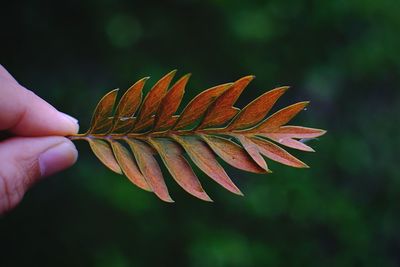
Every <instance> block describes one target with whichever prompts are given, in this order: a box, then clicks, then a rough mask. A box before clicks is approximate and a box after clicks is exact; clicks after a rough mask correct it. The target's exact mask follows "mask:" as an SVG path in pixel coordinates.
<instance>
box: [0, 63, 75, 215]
mask: <svg viewBox="0 0 400 267" xmlns="http://www.w3.org/2000/svg"><path fill="white" fill-rule="evenodd" d="M78 128H79V126H78V123H77V120H75V119H74V118H72V117H70V116H68V115H66V114H64V113H61V112H59V111H57V110H56V109H55V108H54V107H53V106H51V105H50V104H49V103H47V102H46V101H44V100H43V99H41V98H40V97H38V96H37V95H35V94H34V93H33V92H31V91H29V90H27V89H26V88H24V87H23V86H21V85H20V84H18V82H17V81H16V80H15V79H14V78H13V77H12V76H11V75H10V74H9V73H8V72H7V71H6V70H5V69H4V68H3V67H2V66H1V65H0V134H1V133H2V132H3V133H7V134H10V135H11V137H10V138H7V139H4V140H1V139H0V214H3V213H5V212H6V211H8V210H10V209H12V208H14V207H15V206H16V205H17V204H18V203H19V202H20V201H21V199H22V197H23V195H24V194H25V192H26V190H27V189H28V188H29V187H30V186H31V185H32V184H34V183H35V182H36V181H38V180H40V178H41V177H46V176H49V175H51V174H54V173H56V172H58V171H61V170H63V169H65V168H67V167H69V166H71V165H72V164H74V163H75V161H76V159H77V156H78V152H77V150H76V148H75V146H74V144H73V143H72V142H71V141H70V140H68V139H67V138H65V137H63V136H66V135H70V134H75V133H77V132H78Z"/></svg>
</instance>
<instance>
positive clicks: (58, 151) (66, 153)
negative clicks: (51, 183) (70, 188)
mask: <svg viewBox="0 0 400 267" xmlns="http://www.w3.org/2000/svg"><path fill="white" fill-rule="evenodd" d="M77 158H78V151H77V150H76V148H75V146H74V144H72V142H69V141H65V142H62V143H61V144H58V145H55V146H53V147H50V148H49V149H48V150H46V151H45V152H43V153H42V154H41V155H40V156H39V167H40V173H41V175H42V176H49V175H52V174H54V173H56V172H59V171H61V170H64V169H65V168H68V167H69V166H71V165H73V164H74V163H75V161H76V160H77Z"/></svg>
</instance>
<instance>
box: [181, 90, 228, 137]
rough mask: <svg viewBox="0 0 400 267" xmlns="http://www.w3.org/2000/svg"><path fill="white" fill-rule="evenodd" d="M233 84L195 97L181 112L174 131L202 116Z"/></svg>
mask: <svg viewBox="0 0 400 267" xmlns="http://www.w3.org/2000/svg"><path fill="white" fill-rule="evenodd" d="M232 84H233V83H227V84H221V85H218V86H215V87H212V88H210V89H207V90H205V91H204V92H202V93H200V94H199V95H197V96H196V97H195V98H193V100H192V101H190V103H189V104H188V105H187V106H186V108H185V109H184V110H183V111H182V115H181V116H180V118H179V120H178V122H177V124H176V125H175V127H174V130H180V129H183V128H185V127H186V126H189V125H190V124H192V123H194V122H195V121H196V120H198V119H199V118H200V117H201V116H203V115H204V112H206V110H207V108H208V107H209V106H210V105H211V104H212V103H213V102H214V100H215V99H216V98H217V97H219V96H220V95H221V94H222V93H223V92H225V91H226V90H227V89H228V88H229V87H231V86H232Z"/></svg>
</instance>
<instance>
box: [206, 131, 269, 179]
mask: <svg viewBox="0 0 400 267" xmlns="http://www.w3.org/2000/svg"><path fill="white" fill-rule="evenodd" d="M201 137H202V138H203V140H204V141H205V142H206V143H207V144H208V145H209V146H210V147H211V149H212V150H213V151H214V152H215V153H216V154H217V155H218V156H219V157H220V158H222V159H223V160H225V161H226V162H227V163H229V164H230V165H232V166H233V167H236V168H238V169H241V170H244V171H248V172H254V173H263V172H265V169H263V168H261V167H260V166H258V165H257V163H256V162H254V161H253V160H252V158H251V156H250V155H249V154H248V153H246V151H245V150H244V149H243V148H242V147H241V146H239V145H238V144H236V143H234V142H232V141H231V140H229V139H226V138H222V137H219V136H212V135H204V134H203V135H201Z"/></svg>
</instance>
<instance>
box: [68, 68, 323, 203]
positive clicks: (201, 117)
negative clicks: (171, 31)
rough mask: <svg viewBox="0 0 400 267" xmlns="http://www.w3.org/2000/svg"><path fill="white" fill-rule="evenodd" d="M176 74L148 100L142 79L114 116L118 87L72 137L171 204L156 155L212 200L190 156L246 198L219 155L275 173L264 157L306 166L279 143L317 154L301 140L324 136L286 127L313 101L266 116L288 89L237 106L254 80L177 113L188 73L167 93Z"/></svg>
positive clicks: (186, 185) (209, 94) (208, 94)
mask: <svg viewBox="0 0 400 267" xmlns="http://www.w3.org/2000/svg"><path fill="white" fill-rule="evenodd" d="M174 75H175V71H172V72H170V73H168V74H167V75H165V76H164V77H163V78H161V79H160V80H159V81H158V82H156V84H155V85H154V86H153V87H152V89H151V90H150V91H149V93H148V94H147V96H146V97H145V98H144V100H142V90H143V87H144V85H145V82H146V80H147V78H143V79H141V80H139V81H138V82H136V83H135V84H134V85H132V86H131V87H130V88H129V89H128V90H127V92H126V93H125V94H124V95H123V97H122V98H121V100H120V101H119V103H118V105H117V107H116V109H115V111H113V107H114V105H115V102H116V97H117V90H113V91H111V92H109V93H108V94H106V95H105V96H104V97H103V98H102V99H101V100H100V102H99V104H98V105H97V107H96V109H95V111H94V114H93V118H92V121H91V125H90V127H89V130H88V131H87V132H86V133H84V134H77V135H73V136H70V137H69V138H70V139H72V140H79V139H82V140H86V141H88V142H89V144H90V147H91V149H92V150H93V152H94V154H95V155H96V156H97V157H98V158H99V160H100V161H101V162H102V163H103V164H104V165H106V166H107V167H108V168H110V169H111V170H112V171H114V172H116V173H119V174H122V173H123V174H125V175H126V176H127V177H128V179H129V180H130V181H131V182H132V183H134V184H135V185H137V186H138V187H140V188H142V189H144V190H147V191H151V192H154V193H155V195H157V196H158V197H159V198H160V199H162V200H164V201H166V202H173V200H172V198H171V197H170V194H169V192H168V188H167V185H166V183H165V180H164V177H163V174H162V171H161V168H160V165H159V162H158V161H157V160H156V156H157V155H159V156H160V158H161V161H162V162H163V164H164V165H165V166H166V168H167V169H168V171H169V172H170V174H171V176H172V177H173V179H174V180H175V181H176V182H177V183H178V184H179V185H180V186H181V187H182V188H183V189H184V190H186V191H187V192H188V193H190V194H192V195H193V196H195V197H197V198H199V199H202V200H205V201H211V199H210V197H209V196H208V195H207V193H206V192H205V191H204V189H203V187H202V186H201V183H200V181H199V179H198V178H197V176H196V174H195V173H194V171H193V170H192V168H191V166H190V164H189V162H188V159H190V160H191V161H192V162H193V163H194V165H196V166H197V167H198V168H199V169H200V170H202V171H203V172H204V173H205V174H206V175H207V176H209V177H210V178H211V179H213V180H214V181H216V182H217V183H218V184H220V185H221V186H222V187H224V188H225V189H227V190H229V191H231V192H233V193H235V194H238V195H242V192H241V191H240V190H239V188H238V187H237V186H236V185H235V184H234V183H233V182H232V180H231V178H230V177H229V176H228V174H227V173H226V172H225V170H224V168H223V167H222V166H221V165H220V163H219V162H218V157H219V158H221V159H223V160H224V161H225V162H227V163H228V164H230V165H232V166H234V167H236V168H238V169H241V170H244V171H247V172H253V173H270V172H271V171H270V170H269V168H268V165H267V162H266V159H270V160H273V161H277V162H279V163H282V164H285V165H289V166H292V167H297V168H306V167H308V166H307V165H306V164H305V163H303V162H302V161H301V160H299V159H297V158H296V157H294V156H293V155H291V154H290V153H289V152H288V151H286V150H285V149H283V148H282V147H281V146H286V147H289V148H294V149H298V150H302V151H308V152H311V151H314V150H313V149H312V148H311V147H310V146H308V145H306V144H304V141H303V139H313V138H317V137H319V136H321V135H323V134H325V133H326V132H325V131H324V130H320V129H314V128H308V127H302V126H292V125H286V124H287V123H288V122H289V121H290V120H291V119H292V118H293V117H295V116H296V115H297V114H298V113H299V112H300V111H301V110H303V109H304V108H305V106H306V105H307V104H308V102H300V103H296V104H294V105H291V106H288V107H286V108H283V109H281V110H279V111H277V112H275V113H274V114H272V115H271V116H269V117H267V115H268V113H269V112H270V110H271V108H272V107H273V105H274V104H275V103H276V101H277V100H278V99H279V98H280V97H281V96H282V95H283V93H284V92H285V91H286V90H287V88H288V87H279V88H276V89H274V90H271V91H269V92H266V93H264V94H262V95H261V96H260V97H258V98H257V99H255V100H254V101H252V102H251V103H250V104H248V105H247V106H246V107H244V108H243V109H242V110H240V109H238V108H236V107H234V104H235V102H236V101H237V99H238V98H239V96H240V94H241V93H242V92H243V90H244V89H245V88H246V87H247V85H248V84H249V83H250V81H251V80H252V79H253V78H254V76H246V77H244V78H241V79H239V80H237V81H236V82H234V83H226V84H222V85H218V86H215V87H212V88H210V89H208V90H205V91H204V92H202V93H200V94H199V95H197V96H196V97H195V98H194V99H193V100H192V101H190V102H189V104H188V105H187V106H186V107H185V108H184V109H183V111H182V114H181V115H177V114H176V112H177V110H178V108H179V106H180V103H181V100H182V98H183V94H184V91H185V87H186V84H187V82H188V79H189V75H185V76H183V77H182V78H181V79H179V80H178V81H177V82H176V83H175V84H174V85H172V86H171V88H170V89H169V85H170V84H171V81H172V79H173V77H174ZM139 107H140V108H139ZM265 117H267V119H264V118H265ZM195 124H196V125H197V126H195ZM125 145H126V146H125ZM128 148H129V149H128Z"/></svg>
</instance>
